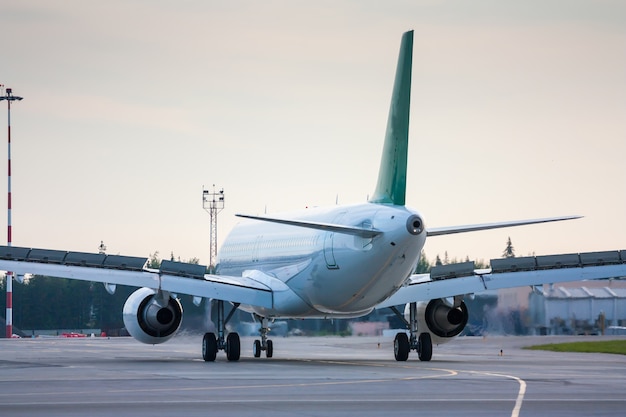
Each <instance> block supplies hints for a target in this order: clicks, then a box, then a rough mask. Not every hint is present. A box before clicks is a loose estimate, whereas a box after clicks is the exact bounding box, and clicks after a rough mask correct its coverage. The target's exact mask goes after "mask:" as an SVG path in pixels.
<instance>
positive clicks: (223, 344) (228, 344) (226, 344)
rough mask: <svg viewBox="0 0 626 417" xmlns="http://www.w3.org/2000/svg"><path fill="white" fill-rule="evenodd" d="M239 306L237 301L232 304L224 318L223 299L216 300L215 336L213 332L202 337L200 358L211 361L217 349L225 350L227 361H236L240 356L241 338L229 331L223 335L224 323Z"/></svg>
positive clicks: (215, 355) (224, 331)
mask: <svg viewBox="0 0 626 417" xmlns="http://www.w3.org/2000/svg"><path fill="white" fill-rule="evenodd" d="M238 308H239V303H235V304H233V308H232V309H231V310H230V312H229V313H228V316H226V318H224V301H223V300H218V301H217V336H216V335H215V333H205V334H204V338H203V339H202V359H204V360H205V361H206V362H213V361H215V358H216V357H217V352H218V350H223V351H225V352H226V358H227V359H228V360H229V361H238V360H239V357H240V356H241V340H240V339H239V334H238V333H229V334H228V336H226V337H225V333H226V324H227V323H228V322H229V321H230V319H231V318H232V317H233V314H235V311H237V309H238Z"/></svg>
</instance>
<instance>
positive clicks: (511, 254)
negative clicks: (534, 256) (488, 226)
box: [502, 236, 515, 258]
mask: <svg viewBox="0 0 626 417" xmlns="http://www.w3.org/2000/svg"><path fill="white" fill-rule="evenodd" d="M502 257H503V258H515V248H513V243H511V237H510V236H509V238H508V240H507V241H506V248H504V252H502Z"/></svg>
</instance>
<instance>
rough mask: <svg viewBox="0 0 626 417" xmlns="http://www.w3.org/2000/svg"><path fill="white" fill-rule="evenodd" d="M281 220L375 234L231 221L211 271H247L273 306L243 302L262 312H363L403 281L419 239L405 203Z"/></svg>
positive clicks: (325, 211)
mask: <svg viewBox="0 0 626 417" xmlns="http://www.w3.org/2000/svg"><path fill="white" fill-rule="evenodd" d="M281 218H288V219H297V220H301V221H309V222H321V223H332V224H341V225H346V226H357V227H362V228H371V229H374V230H377V231H380V232H381V233H380V234H378V235H377V236H375V237H373V238H366V237H360V236H355V235H351V234H344V233H338V232H330V231H325V230H318V229H312V228H306V227H299V226H290V225H282V224H275V223H271V222H265V221H256V220H252V221H244V222H241V223H240V224H238V225H237V226H235V228H233V230H232V231H231V233H230V234H229V235H228V237H227V238H226V240H225V242H224V244H223V245H222V247H221V249H220V253H219V257H218V258H219V259H218V264H217V273H218V274H224V275H229V276H237V275H238V276H242V275H243V276H248V277H250V278H253V279H257V280H259V281H262V282H264V283H265V284H266V285H268V286H269V287H271V288H272V290H273V291H274V294H275V296H274V306H273V308H271V309H267V308H258V307H246V306H244V307H243V308H244V309H246V310H248V311H251V312H255V313H258V314H259V315H261V316H263V317H293V318H295V317H354V316H360V315H364V314H367V313H368V312H370V311H371V310H372V309H373V308H374V306H375V305H376V304H378V303H380V302H381V301H383V300H385V299H386V298H388V297H389V296H391V295H392V294H393V293H395V292H396V291H397V290H398V288H400V287H401V286H402V285H403V284H404V282H405V281H406V279H407V278H408V277H409V275H410V274H411V273H412V272H413V271H414V270H415V267H416V265H417V262H418V261H419V256H420V253H421V250H422V247H423V246H424V242H425V240H426V232H425V230H423V231H421V233H418V234H414V233H411V232H410V224H409V223H410V222H411V221H414V220H415V219H416V218H417V219H419V221H420V223H421V218H420V217H419V216H418V215H417V213H416V212H414V211H412V210H410V209H408V208H406V207H404V206H393V205H382V204H372V203H365V204H359V205H351V206H334V207H330V208H311V209H307V210H303V211H299V212H294V213H288V214H286V215H285V214H282V215H281ZM422 229H424V228H423V225H422Z"/></svg>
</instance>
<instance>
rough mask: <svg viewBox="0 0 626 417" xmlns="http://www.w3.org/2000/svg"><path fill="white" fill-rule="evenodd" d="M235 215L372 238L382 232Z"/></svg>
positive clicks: (337, 225)
mask: <svg viewBox="0 0 626 417" xmlns="http://www.w3.org/2000/svg"><path fill="white" fill-rule="evenodd" d="M235 216H237V217H243V218H245V219H252V220H260V221H264V222H272V223H279V224H286V225H289V226H297V227H307V228H309V229H317V230H325V231H327V232H336V233H343V234H346V235H352V236H359V237H364V238H372V237H374V236H377V235H379V234H381V233H382V232H381V231H380V230H375V229H366V228H363V227H355V226H345V225H342V224H331V223H320V222H308V221H304V220H292V219H278V218H275V217H261V216H250V215H248V214H235Z"/></svg>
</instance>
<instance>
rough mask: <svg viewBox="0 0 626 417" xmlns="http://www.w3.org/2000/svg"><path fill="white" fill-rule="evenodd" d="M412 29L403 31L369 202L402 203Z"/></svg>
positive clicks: (399, 204)
mask: <svg viewBox="0 0 626 417" xmlns="http://www.w3.org/2000/svg"><path fill="white" fill-rule="evenodd" d="M412 61H413V31H412V30H411V31H409V32H405V33H404V34H403V35H402V42H401V44H400V55H399V57H398V66H397V68H396V79H395V82H394V85H393V94H392V96H391V106H390V107H389V118H388V119H387V131H386V133H385V144H384V147H383V155H382V158H381V161H380V170H379V171H378V183H377V185H376V190H375V191H374V194H373V195H372V197H371V198H370V199H369V201H370V203H378V204H394V205H398V206H403V205H404V204H405V199H406V169H407V152H408V143H409V109H410V106H411V68H412Z"/></svg>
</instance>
